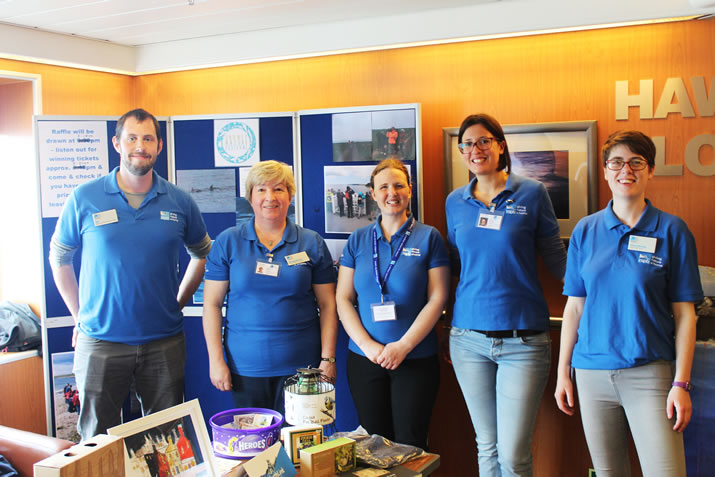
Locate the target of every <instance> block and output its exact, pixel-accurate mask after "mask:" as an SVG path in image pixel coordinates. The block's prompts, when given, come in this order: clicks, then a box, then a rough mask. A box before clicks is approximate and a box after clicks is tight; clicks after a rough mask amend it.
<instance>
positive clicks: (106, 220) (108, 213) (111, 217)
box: [92, 209, 119, 227]
mask: <svg viewBox="0 0 715 477" xmlns="http://www.w3.org/2000/svg"><path fill="white" fill-rule="evenodd" d="M92 221H94V226H95V227H99V226H100V225H107V224H113V223H115V222H119V218H117V209H111V210H105V211H103V212H97V213H96V214H92Z"/></svg>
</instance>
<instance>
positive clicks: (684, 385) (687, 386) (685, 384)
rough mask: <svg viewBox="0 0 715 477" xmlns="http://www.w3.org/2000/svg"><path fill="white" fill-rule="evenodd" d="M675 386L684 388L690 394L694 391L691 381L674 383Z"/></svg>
mask: <svg viewBox="0 0 715 477" xmlns="http://www.w3.org/2000/svg"><path fill="white" fill-rule="evenodd" d="M673 386H675V387H678V388H683V389H685V390H686V391H688V392H690V390H691V389H693V385H692V384H690V381H673Z"/></svg>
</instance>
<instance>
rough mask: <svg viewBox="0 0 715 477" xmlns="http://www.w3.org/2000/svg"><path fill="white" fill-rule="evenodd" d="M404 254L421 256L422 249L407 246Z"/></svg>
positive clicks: (403, 251) (406, 255)
mask: <svg viewBox="0 0 715 477" xmlns="http://www.w3.org/2000/svg"><path fill="white" fill-rule="evenodd" d="M402 255H404V256H405V257H421V256H422V255H421V253H420V249H419V248H408V247H405V248H403V249H402Z"/></svg>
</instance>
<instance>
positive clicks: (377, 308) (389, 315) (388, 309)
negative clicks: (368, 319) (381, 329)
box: [370, 301, 397, 322]
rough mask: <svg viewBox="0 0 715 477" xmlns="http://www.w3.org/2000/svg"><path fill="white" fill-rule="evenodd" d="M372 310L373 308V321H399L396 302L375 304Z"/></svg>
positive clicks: (371, 306)
mask: <svg viewBox="0 0 715 477" xmlns="http://www.w3.org/2000/svg"><path fill="white" fill-rule="evenodd" d="M370 308H372V321H375V322H378V321H393V320H396V319H397V312H396V311H395V302H394V301H386V302H385V303H373V304H372V305H370Z"/></svg>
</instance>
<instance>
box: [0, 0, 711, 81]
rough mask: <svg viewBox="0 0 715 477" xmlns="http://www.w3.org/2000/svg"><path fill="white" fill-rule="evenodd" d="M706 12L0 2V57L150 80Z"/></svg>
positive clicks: (680, 1) (454, 0)
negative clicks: (232, 67) (208, 68)
mask: <svg viewBox="0 0 715 477" xmlns="http://www.w3.org/2000/svg"><path fill="white" fill-rule="evenodd" d="M190 3H193V5H191V4H190ZM714 11H715V1H714V0H625V1H624V0H0V57H5V58H17V59H25V60H30V61H41V62H47V63H54V64H63V65H70V66H75V67H81V68H89V69H96V70H104V71H116V72H121V73H127V74H147V73H152V72H157V71H174V70H183V69H194V68H201V67H206V66H217V65H228V64H241V63H249V62H258V61H269V60H275V59H282V58H294V57H303V56H315V55H325V54H333V53H336V52H341V51H346V50H365V49H380V48H391V47H395V46H396V45H403V46H404V45H405V44H415V43H417V44H422V43H434V42H444V41H455V39H458V38H465V37H468V38H474V37H482V36H493V35H504V34H507V35H513V34H524V32H527V33H529V32H535V31H541V30H546V29H572V28H573V29H580V28H588V27H590V26H594V25H601V24H611V23H620V22H629V21H646V20H653V19H661V18H668V17H682V16H690V15H706V14H712V13H713V12H714ZM710 21H712V20H710Z"/></svg>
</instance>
